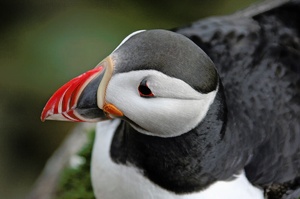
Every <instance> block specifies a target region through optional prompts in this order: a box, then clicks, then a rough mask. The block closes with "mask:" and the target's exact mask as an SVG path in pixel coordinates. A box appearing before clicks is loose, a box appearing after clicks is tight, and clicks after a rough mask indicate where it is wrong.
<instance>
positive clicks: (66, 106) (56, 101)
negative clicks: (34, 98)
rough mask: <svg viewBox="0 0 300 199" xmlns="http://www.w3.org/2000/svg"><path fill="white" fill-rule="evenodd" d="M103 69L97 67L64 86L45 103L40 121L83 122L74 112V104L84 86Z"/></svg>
mask: <svg viewBox="0 0 300 199" xmlns="http://www.w3.org/2000/svg"><path fill="white" fill-rule="evenodd" d="M103 69H104V68H103V67H102V66H97V67H96V68H94V69H92V70H89V71H87V72H86V73H83V74H82V75H80V76H78V77H75V78H74V79H72V80H71V81H69V82H68V83H66V84H64V85H63V86H62V87H61V88H60V89H58V90H57V91H56V92H55V93H54V94H53V95H52V97H51V98H50V99H49V100H48V102H47V103H46V105H45V107H44V109H43V112H42V114H41V120H42V121H45V120H46V119H52V120H65V121H70V120H71V121H75V122H81V121H84V118H81V117H80V115H78V114H76V112H74V110H75V108H76V104H77V102H78V99H79V96H80V94H81V93H82V91H83V89H84V88H85V87H86V85H87V84H88V83H89V82H90V81H91V80H92V79H94V78H95V77H96V76H97V75H98V74H100V73H101V72H102V71H103Z"/></svg>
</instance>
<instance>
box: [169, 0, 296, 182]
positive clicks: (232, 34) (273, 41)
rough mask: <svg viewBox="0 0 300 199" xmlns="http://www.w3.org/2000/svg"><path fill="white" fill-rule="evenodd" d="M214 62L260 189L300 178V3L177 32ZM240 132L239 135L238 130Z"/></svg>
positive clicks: (205, 22)
mask: <svg viewBox="0 0 300 199" xmlns="http://www.w3.org/2000/svg"><path fill="white" fill-rule="evenodd" d="M174 31H176V32H178V33H181V34H183V35H185V36H187V37H188V38H190V39H191V40H193V41H194V42H195V43H196V44H197V45H199V46H200V47H201V48H202V49H203V50H204V51H205V52H206V53H207V54H208V55H209V56H210V57H211V59H212V60H213V62H214V63H215V65H216V67H217V69H218V72H219V75H220V77H221V80H222V82H223V85H224V88H225V94H226V101H227V105H228V112H229V113H228V114H229V115H228V117H229V120H230V124H229V127H228V128H229V131H231V132H230V133H239V134H240V140H239V142H238V143H235V144H236V145H240V146H241V149H242V147H246V148H248V149H249V148H253V149H252V150H253V153H252V156H251V157H249V161H248V163H247V165H246V167H245V170H246V174H247V177H248V178H249V180H250V181H251V182H252V183H254V184H258V185H267V184H270V183H283V182H291V181H293V180H294V179H295V178H297V177H299V176H300V1H299V0H298V1H273V2H269V3H267V4H263V5H260V6H255V7H253V8H250V9H247V10H245V11H241V12H238V13H236V14H234V15H231V16H225V17H213V18H208V19H204V20H201V21H197V22H195V23H193V24H191V25H189V26H186V27H182V28H177V29H174ZM235 131H238V132H235Z"/></svg>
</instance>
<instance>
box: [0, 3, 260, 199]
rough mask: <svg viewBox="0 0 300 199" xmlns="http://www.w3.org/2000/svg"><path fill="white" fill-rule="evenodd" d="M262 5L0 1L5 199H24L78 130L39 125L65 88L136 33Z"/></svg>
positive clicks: (1, 184) (0, 164) (0, 156)
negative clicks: (49, 102) (61, 146)
mask: <svg viewBox="0 0 300 199" xmlns="http://www.w3.org/2000/svg"><path fill="white" fill-rule="evenodd" d="M257 1H258V0H243V1H241V0H185V1H184V2H183V1H182V3H180V1H171V0H165V1H163V0H152V1H148V0H127V1H117V0H91V1H87V0H74V1H71V0H65V1H60V0H43V1H39V0H15V1H9V0H7V1H6V0H1V1H0V18H1V23H0V29H1V31H0V198H5V199H19V198H25V196H26V195H27V194H28V192H29V191H30V190H31V187H32V185H33V183H34V181H35V179H36V178H37V177H38V175H39V174H40V172H41V170H42V168H43V166H44V165H45V162H46V160H47V159H48V158H49V156H51V154H52V153H53V151H54V150H55V149H56V148H57V147H58V146H59V144H60V143H61V142H62V140H63V139H64V138H65V136H66V135H67V134H68V133H69V132H70V131H71V130H72V129H73V128H74V125H76V124H74V123H66V122H53V121H47V122H45V123H42V122H41V121H40V113H41V111H42V109H43V106H44V105H45V103H46V102H47V100H48V98H49V97H50V96H51V95H52V93H53V92H54V91H55V90H56V89H57V88H59V87H60V86H61V85H62V84H64V83H65V82H67V81H68V80H70V79H71V78H73V77H75V76H77V75H79V74H81V73H83V72H85V71H87V70H89V69H91V68H93V67H94V66H95V65H96V64H97V63H98V62H99V61H101V60H102V59H103V58H104V57H106V56H107V55H108V54H109V53H110V52H111V51H112V50H113V49H114V48H115V47H116V46H117V45H118V44H119V43H120V42H121V41H122V39H123V38H125V37H126V36H127V35H128V34H129V33H131V32H133V31H135V30H139V29H155V28H162V29H170V28H174V27H178V26H184V25H187V24H189V23H190V22H192V21H196V20H198V19H201V18H204V17H208V16H215V15H225V14H230V13H233V12H234V11H236V10H239V9H242V8H246V7H248V6H249V5H250V4H252V3H254V2H257ZM174 2H176V3H174Z"/></svg>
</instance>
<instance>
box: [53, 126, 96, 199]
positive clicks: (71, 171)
mask: <svg viewBox="0 0 300 199" xmlns="http://www.w3.org/2000/svg"><path fill="white" fill-rule="evenodd" d="M88 136H89V138H88V142H87V144H86V145H85V146H84V147H83V148H82V150H81V151H80V152H79V153H78V155H79V156H80V157H82V158H84V160H85V161H84V163H83V164H81V165H79V166H78V167H76V168H66V169H65V171H63V173H62V175H61V180H60V183H59V185H58V190H57V197H56V199H70V198H72V199H95V196H94V193H93V188H92V184H91V175H90V167H91V158H92V149H93V143H94V137H95V130H93V131H91V132H89V134H88Z"/></svg>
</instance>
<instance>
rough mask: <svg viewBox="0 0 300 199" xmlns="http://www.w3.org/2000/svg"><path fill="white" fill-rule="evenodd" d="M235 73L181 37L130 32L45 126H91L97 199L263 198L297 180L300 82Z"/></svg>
mask: <svg viewBox="0 0 300 199" xmlns="http://www.w3.org/2000/svg"><path fill="white" fill-rule="evenodd" d="M183 30H184V29H183ZM183 30H182V31H183ZM231 67H232V68H233V70H240V74H239V76H238V75H237V74H235V75H237V76H234V77H228V79H230V80H237V79H239V80H240V81H239V82H238V81H229V82H228V80H226V78H227V77H226V70H224V69H223V70H222V69H219V68H217V67H216V66H215V64H214V62H213V61H212V59H211V58H210V57H209V56H208V55H207V54H206V53H205V52H204V51H203V50H202V49H201V48H200V47H199V45H197V44H196V43H195V41H192V40H191V39H190V38H188V37H187V36H184V34H179V33H176V32H174V31H169V30H161V29H155V30H141V31H136V32H134V33H132V34H130V35H129V36H127V37H126V38H125V39H124V40H123V41H122V42H121V44H120V45H119V46H118V47H117V48H116V49H115V50H114V51H113V52H112V53H111V54H110V55H109V56H107V57H106V58H105V59H104V60H103V61H101V62H100V63H99V64H98V65H97V66H96V67H95V68H94V69H91V70H89V71H87V72H85V73H83V74H82V75H80V76H78V77H76V78H74V79H72V80H70V81H69V82H68V83H66V84H65V85H63V86H62V87H61V88H60V89H58V90H57V91H56V92H55V93H54V94H53V95H52V97H51V98H50V99H49V101H48V102H47V104H46V105H45V107H44V110H43V112H42V115H41V119H42V120H43V121H44V120H62V121H74V122H97V128H96V138H95V142H94V148H93V153H92V163H91V178H92V186H93V189H94V193H95V196H96V198H99V199H121V198H122V199H153V198H155V199H218V198H223V199H241V198H243V199H263V198H264V186H266V185H270V184H281V183H287V182H293V181H295V180H296V179H297V178H299V177H300V145H299V141H300V122H299V121H300V101H299V100H297V99H299V96H300V90H299V87H297V86H295V87H291V85H293V84H292V83H297V82H298V83H299V82H300V77H299V74H298V75H297V74H294V73H293V71H287V70H285V69H284V68H281V70H283V71H284V72H285V74H284V75H280V74H279V75H278V74H276V73H274V74H273V71H271V73H270V74H267V75H266V74H265V73H264V72H265V71H264V70H263V69H259V68H235V67H234V66H231ZM268 67H272V66H266V68H268ZM278 67H279V66H278ZM281 67H282V66H281ZM224 71H225V72H224ZM230 72H231V71H229V72H228V73H227V75H232V73H230ZM277 73H280V71H277ZM245 74H246V76H245ZM286 75H289V77H290V78H293V79H287V78H286ZM221 77H222V78H221ZM260 78H265V79H263V80H262V79H260ZM223 80H224V81H223ZM250 80H251V81H250ZM223 82H224V83H223ZM261 82H263V84H262V85H261ZM288 82H289V83H288ZM298 86H299V85H298ZM282 88H286V89H287V90H282ZM282 92H283V93H282ZM229 100H230V101H229Z"/></svg>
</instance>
